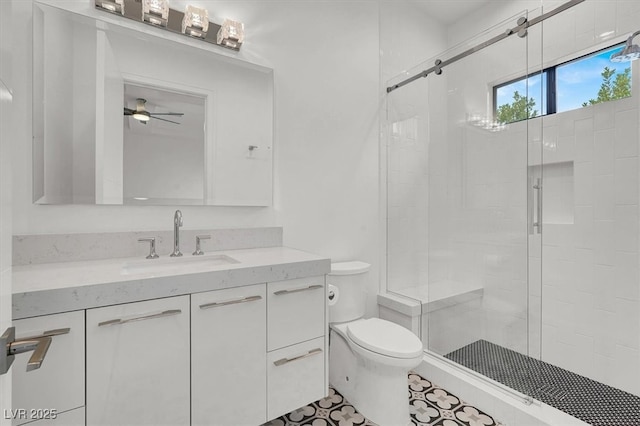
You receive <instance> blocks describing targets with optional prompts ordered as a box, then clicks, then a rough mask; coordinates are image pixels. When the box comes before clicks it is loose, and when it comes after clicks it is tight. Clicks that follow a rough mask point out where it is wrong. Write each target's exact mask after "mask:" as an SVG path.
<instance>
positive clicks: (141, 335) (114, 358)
mask: <svg viewBox="0 0 640 426" xmlns="http://www.w3.org/2000/svg"><path fill="white" fill-rule="evenodd" d="M189 377H190V368H189V296H179V297H170V298H166V299H157V300H149V301H145V302H137V303H129V304H124V305H116V306H109V307H104V308H96V309H89V310H87V405H86V410H87V424H89V425H92V426H96V425H125V424H127V425H136V426H140V425H172V426H177V425H188V424H189V421H190V416H189V411H190V410H189V407H190V405H189Z"/></svg>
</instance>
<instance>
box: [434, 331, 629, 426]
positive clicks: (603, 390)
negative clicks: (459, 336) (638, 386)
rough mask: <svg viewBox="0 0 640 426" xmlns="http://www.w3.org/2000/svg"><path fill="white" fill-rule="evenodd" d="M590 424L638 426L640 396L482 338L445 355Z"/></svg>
mask: <svg viewBox="0 0 640 426" xmlns="http://www.w3.org/2000/svg"><path fill="white" fill-rule="evenodd" d="M445 357H446V358H448V359H450V360H452V361H455V362H457V363H458V364H460V365H463V366H465V367H467V368H470V369H471V370H474V371H476V372H478V373H480V374H483V375H484V376H487V377H489V378H491V379H493V380H495V381H497V382H499V383H502V384H504V385H506V386H509V387H510V388H512V389H515V390H517V391H519V392H522V393H524V394H526V395H529V396H531V397H533V398H535V399H537V400H539V401H541V402H543V403H545V404H548V405H550V406H552V407H555V408H557V409H559V410H561V411H564V412H565V413H567V414H570V415H572V416H573V417H576V418H578V419H580V420H582V421H584V422H586V423H589V424H591V425H593V426H620V425H625V426H640V398H639V397H637V396H635V395H632V394H630V393H628V392H625V391H622V390H620V389H616V388H614V387H611V386H608V385H605V384H603V383H600V382H597V381H595V380H591V379H589V378H587V377H584V376H580V375H578V374H575V373H572V372H571V371H568V370H565V369H563V368H560V367H556V366H555V365H551V364H549V363H546V362H544V361H540V360H537V359H535V358H531V357H529V356H526V355H523V354H521V353H518V352H515V351H512V350H510V349H507V348H504V347H502V346H499V345H496V344H494V343H491V342H488V341H486V340H477V341H475V342H473V343H471V344H469V345H467V346H464V347H462V348H460V349H457V350H455V351H453V352H450V353H449V354H447V355H445Z"/></svg>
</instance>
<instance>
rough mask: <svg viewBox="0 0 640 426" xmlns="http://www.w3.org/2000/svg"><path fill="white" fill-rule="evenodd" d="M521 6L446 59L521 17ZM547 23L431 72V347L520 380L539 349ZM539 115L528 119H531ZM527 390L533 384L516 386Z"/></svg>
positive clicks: (499, 377) (426, 322)
mask: <svg viewBox="0 0 640 426" xmlns="http://www.w3.org/2000/svg"><path fill="white" fill-rule="evenodd" d="M521 17H526V14H525V13H522V14H519V15H517V16H514V17H513V18H511V19H509V20H507V21H505V22H504V23H503V24H501V25H499V26H497V27H495V28H492V29H491V30H489V31H487V32H486V33H483V34H481V35H479V36H478V37H475V38H474V39H472V40H469V41H468V42H465V43H464V44H462V45H460V46H459V47H457V48H455V49H453V50H452V51H450V52H445V53H444V54H443V55H442V56H441V57H440V58H439V59H442V60H446V59H447V58H450V57H452V56H454V55H456V54H458V53H460V52H462V51H465V50H466V49H469V48H470V47H472V46H476V45H478V44H480V43H482V42H485V41H487V40H488V39H490V38H492V37H494V36H496V35H499V34H501V33H504V32H505V31H507V30H508V29H511V28H513V27H515V26H516V25H517V23H516V22H517V20H518V18H521ZM540 35H541V29H539V28H536V27H532V28H529V30H528V35H526V36H525V37H520V36H519V35H512V36H510V37H507V38H506V39H504V40H502V41H500V42H498V43H495V44H493V45H491V46H488V47H486V48H484V49H482V50H480V51H478V52H476V53H473V54H471V55H469V56H466V57H464V58H462V59H460V60H458V61H457V62H455V63H453V64H451V65H448V66H447V67H446V68H444V69H443V72H442V74H441V75H430V76H429V77H428V88H427V98H428V112H429V120H428V123H429V136H428V140H429V143H428V218H427V221H428V279H427V282H426V293H427V294H428V298H427V300H428V303H426V304H423V311H424V312H423V327H422V329H423V331H424V332H423V336H422V337H423V340H424V341H425V342H426V345H427V348H428V350H429V351H431V352H433V353H436V354H438V355H441V356H443V357H445V358H447V359H449V360H452V361H454V362H456V363H458V364H460V365H462V366H464V367H466V368H469V369H471V370H473V371H476V372H478V373H480V374H482V375H484V376H486V377H489V378H490V379H493V380H494V381H497V382H500V383H503V384H505V385H507V386H510V387H514V386H513V385H514V382H526V383H530V380H529V379H530V377H531V375H532V372H531V366H532V364H530V363H527V362H526V360H527V359H528V357H534V358H535V357H539V347H540V346H539V343H538V342H539V337H538V338H535V337H534V338H533V339H532V338H530V336H534V335H535V333H532V331H533V330H535V329H536V327H537V324H539V321H540V320H539V317H540V315H539V306H536V305H535V303H532V300H534V299H532V298H531V297H530V296H531V295H532V294H533V295H535V294H536V293H537V292H539V289H540V280H539V277H540V268H541V262H540V247H541V246H540V230H541V221H540V219H539V216H538V212H539V210H540V209H541V207H542V206H541V204H540V202H539V201H540V197H541V192H540V190H539V189H538V188H539V187H540V186H539V185H538V183H539V179H541V177H542V176H541V173H542V170H541V168H540V167H539V166H536V165H535V161H534V159H536V158H537V159H539V158H540V150H541V144H539V143H535V141H536V140H537V138H538V139H539V137H540V129H541V119H540V118H533V117H538V116H540V114H541V113H542V102H543V94H542V92H541V89H540V87H541V85H540V84H539V80H540V79H541V75H540V74H539V70H540V59H541V58H540V53H541V52H540V39H541V38H540ZM527 118H533V119H527ZM515 388H516V389H518V390H520V392H522V393H528V392H526V388H523V387H522V386H520V387H519V388H518V387H515Z"/></svg>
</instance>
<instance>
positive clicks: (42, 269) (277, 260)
mask: <svg viewBox="0 0 640 426" xmlns="http://www.w3.org/2000/svg"><path fill="white" fill-rule="evenodd" d="M221 256H228V257H230V258H231V259H232V261H237V263H226V262H225V259H226V258H225V257H221ZM196 259H197V260H196ZM209 260H210V261H211V262H209ZM153 262H158V263H157V265H158V268H154V267H147V265H152V264H153ZM179 262H182V265H183V266H178V265H176V263H179ZM330 263H331V261H330V259H328V258H325V257H321V256H318V255H315V254H311V253H307V252H304V251H300V250H295V249H291V248H287V247H268V248H254V249H242V250H224V251H220V252H211V253H207V254H205V255H204V256H198V257H195V256H191V255H190V254H185V255H184V257H183V258H180V259H178V260H174V259H170V258H168V257H162V258H160V259H149V260H147V259H144V258H140V257H136V258H114V259H105V260H89V261H79V262H58V263H42V264H37V265H23V266H14V267H13V277H12V283H13V319H21V318H28V317H33V316H38V315H48V314H55V313H60V312H68V311H75V310H81V309H89V308H96V307H100V306H109V305H114V304H120V303H130V302H137V301H141V300H149V299H157V298H162V297H170V296H178V295H184V294H192V293H199V292H203V291H210V290H219V289H223V288H230V287H239V286H243V285H251V284H258V283H264V282H268V281H279V280H287V279H293V278H304V277H309V276H318V275H324V274H327V273H329V271H330V269H331V264H330Z"/></svg>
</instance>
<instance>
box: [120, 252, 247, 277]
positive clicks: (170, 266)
mask: <svg viewBox="0 0 640 426" xmlns="http://www.w3.org/2000/svg"><path fill="white" fill-rule="evenodd" d="M234 263H240V262H239V261H238V260H236V259H234V258H233V257H230V256H227V255H225V254H214V255H204V256H189V255H185V256H182V257H161V258H158V259H144V260H133V261H129V262H125V263H124V264H123V265H122V274H123V275H130V274H145V273H147V274H148V273H151V274H171V273H188V272H190V271H192V272H193V271H194V270H195V271H200V270H207V269H209V268H211V267H215V266H220V265H231V264H234Z"/></svg>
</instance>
